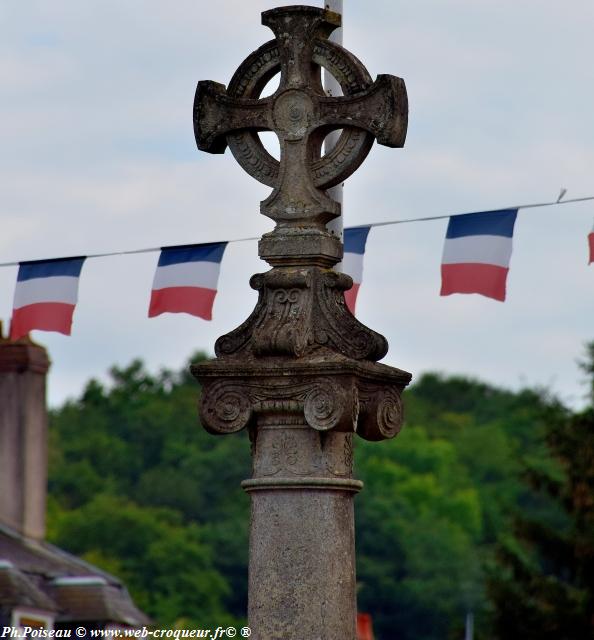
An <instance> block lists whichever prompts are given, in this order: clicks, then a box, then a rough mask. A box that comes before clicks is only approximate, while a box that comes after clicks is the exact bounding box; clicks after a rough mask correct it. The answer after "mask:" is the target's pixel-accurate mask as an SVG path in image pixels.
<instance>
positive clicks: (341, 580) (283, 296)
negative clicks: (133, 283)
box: [192, 6, 411, 640]
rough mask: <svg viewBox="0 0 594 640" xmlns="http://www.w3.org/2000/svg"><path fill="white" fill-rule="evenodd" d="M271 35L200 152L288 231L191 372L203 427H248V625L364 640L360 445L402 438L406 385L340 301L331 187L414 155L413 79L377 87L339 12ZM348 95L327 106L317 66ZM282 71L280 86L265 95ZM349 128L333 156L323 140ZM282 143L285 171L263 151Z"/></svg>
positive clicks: (205, 86) (273, 639) (303, 10)
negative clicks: (348, 45) (239, 171)
mask: <svg viewBox="0 0 594 640" xmlns="http://www.w3.org/2000/svg"><path fill="white" fill-rule="evenodd" d="M262 22H263V23H264V24H265V25H267V26H269V27H270V28H271V29H272V30H273V32H274V35H275V39H274V40H272V41H270V42H268V43H266V44H265V45H263V46H262V47H260V48H259V49H258V50H257V51H255V52H254V53H252V54H251V55H250V56H248V57H247V58H246V60H245V61H244V62H243V63H242V64H241V65H240V67H239V68H238V70H237V71H236V73H235V74H234V76H233V78H232V80H231V82H230V84H229V87H228V88H227V89H226V88H225V87H224V86H223V85H221V84H218V83H215V82H210V81H205V82H199V83H198V89H197V91H196V99H195V104H194V130H195V135H196V141H197V144H198V147H199V149H201V150H203V151H208V152H210V153H223V152H224V151H225V149H226V147H227V146H229V148H230V149H231V152H232V153H233V155H234V156H235V158H236V159H237V161H238V162H239V164H240V165H241V166H242V167H243V168H244V169H245V170H246V171H247V172H248V173H249V174H250V175H252V176H253V177H254V178H256V179H257V180H259V181H260V182H262V183H264V184H266V185H268V186H269V187H271V188H272V189H273V191H272V193H271V194H270V196H269V197H268V198H267V199H266V200H264V201H263V202H262V203H261V206H260V210H261V213H263V214H264V215H266V216H268V217H270V218H272V219H273V220H274V221H275V222H276V227H275V229H274V230H273V231H272V232H270V233H268V234H265V235H264V236H263V238H262V239H261V241H260V244H259V254H260V256H261V257H262V258H263V259H264V260H266V261H267V262H268V263H269V264H270V265H271V266H272V267H273V268H272V269H271V270H270V271H268V272H267V273H264V274H257V275H255V276H253V277H252V280H251V286H252V287H253V288H254V289H256V290H257V291H258V293H259V297H258V303H257V305H256V307H255V309H254V310H253V312H252V314H251V315H250V316H249V318H248V319H247V320H246V321H245V322H244V323H243V324H242V325H241V326H239V327H238V328H237V329H235V330H233V331H231V332H230V333H228V334H227V335H225V336H222V337H221V338H219V339H218V340H217V343H216V346H215V352H216V355H217V358H216V359H215V360H213V361H211V362H207V363H203V364H200V365H195V366H193V367H192V372H193V373H194V375H195V376H196V377H197V378H198V380H199V381H200V382H201V383H202V385H203V394H202V400H201V406H200V416H201V419H202V424H203V425H204V427H205V428H206V429H207V430H208V431H210V432H211V433H214V434H229V433H234V432H237V431H240V430H241V429H244V428H247V429H248V430H249V434H250V439H251V443H252V459H253V469H252V477H251V478H250V479H248V480H246V481H244V483H243V487H244V489H245V490H246V491H248V492H249V493H250V495H251V500H252V519H251V534H250V565H249V572H250V575H249V605H248V609H249V610H248V617H249V624H250V626H251V628H252V637H253V638H255V640H322V639H324V640H355V612H356V600H355V556H354V524H353V496H354V494H355V493H356V492H357V491H359V490H360V489H361V486H362V484H361V482H359V481H358V480H355V479H354V478H353V435H354V434H355V433H356V434H359V435H360V436H361V437H363V438H365V439H367V440H383V439H386V438H392V437H394V436H395V435H396V434H397V433H398V431H399V430H400V428H401V425H402V420H403V408H402V401H401V393H402V390H403V389H404V387H405V386H406V385H407V384H408V382H409V381H410V378H411V376H410V374H409V373H407V372H405V371H401V370H399V369H395V368H393V367H388V366H386V365H382V364H379V363H378V362H377V361H378V360H379V359H381V358H382V357H383V356H384V355H385V354H386V353H387V350H388V345H387V342H386V340H385V338H384V337H383V336H381V335H379V334H378V333H376V332H374V331H372V330H371V329H369V328H367V327H366V326H364V325H363V324H361V323H360V322H359V321H358V320H357V319H356V318H354V317H353V315H352V314H351V313H350V311H349V310H348V309H347V307H346V305H345V302H344V291H345V290H347V289H349V288H350V287H351V286H352V280H351V278H350V277H349V276H347V275H345V274H342V273H338V272H336V271H334V270H333V269H332V267H333V266H334V265H335V264H336V263H337V262H339V261H340V260H341V258H342V246H341V243H340V241H339V239H338V238H336V237H335V236H333V235H332V234H330V233H329V232H328V231H327V229H326V223H327V222H328V221H330V220H331V219H332V218H334V217H336V216H338V215H340V205H339V204H338V203H337V202H334V201H333V200H332V199H331V198H330V197H329V195H328V193H327V192H326V190H327V189H329V188H330V187H332V186H333V185H336V184H338V183H339V182H341V181H343V180H345V179H346V178H347V177H348V176H350V175H351V174H352V173H353V171H355V170H356V169H357V168H358V167H359V165H360V164H361V163H362V162H363V160H364V159H365V157H366V156H367V153H368V152H369V150H370V148H371V146H372V143H373V140H374V139H376V140H377V141H378V142H379V143H380V144H384V145H387V146H393V147H397V146H402V145H403V144H404V138H405V135H406V125H407V114H408V106H407V98H406V90H405V88H404V82H403V81H402V80H401V79H400V78H396V77H394V76H388V75H381V76H378V78H377V79H376V81H375V82H373V81H372V79H371V77H370V76H369V74H368V72H367V70H366V69H365V67H364V66H363V65H362V64H361V62H360V61H359V60H357V58H356V57H355V56H353V55H352V54H351V53H349V52H348V51H346V50H345V49H343V48H342V47H340V46H339V45H337V44H334V43H331V42H329V41H328V39H327V38H328V35H329V34H330V33H331V31H332V30H333V29H334V28H336V27H337V26H339V16H338V15H337V14H334V13H331V12H328V11H324V10H322V9H318V8H315V7H303V6H297V7H283V8H280V9H274V10H271V11H266V12H264V13H263V14H262ZM322 66H323V67H325V68H326V69H328V70H329V71H330V72H331V73H332V74H333V75H334V76H335V77H336V78H337V80H338V81H339V83H340V85H341V87H342V90H343V93H344V96H341V97H336V98H331V97H326V96H325V95H324V92H323V89H322V85H321V80H320V68H321V67H322ZM276 73H280V83H279V88H278V90H277V91H276V92H275V93H274V94H273V95H272V96H269V97H265V98H260V94H261V92H262V90H263V88H264V87H265V85H266V84H267V82H268V81H269V80H270V79H271V78H272V76H274V75H275V74H276ZM337 129H341V130H342V134H341V136H340V139H339V141H338V144H337V145H336V147H335V148H334V149H333V150H332V151H331V152H330V153H329V154H327V155H325V156H323V157H321V149H322V143H323V140H324V138H325V137H326V135H327V134H328V133H329V132H331V131H333V130H337ZM266 130H269V131H274V132H275V133H276V135H277V136H278V138H279V142H280V161H278V160H276V159H274V158H273V157H272V156H271V155H270V154H269V153H268V152H267V151H266V150H265V149H264V147H263V145H262V143H261V142H260V139H259V137H258V132H260V131H266Z"/></svg>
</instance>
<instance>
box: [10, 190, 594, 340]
mask: <svg viewBox="0 0 594 640" xmlns="http://www.w3.org/2000/svg"><path fill="white" fill-rule="evenodd" d="M564 195H565V190H562V191H561V194H560V195H559V198H558V199H557V201H556V202H541V203H534V204H525V205H518V206H515V207H508V208H506V209H492V210H488V211H480V212H473V213H458V214H453V215H440V216H427V217H422V218H408V219H404V220H390V221H385V222H373V223H370V224H366V225H359V226H356V227H346V228H345V230H344V243H343V249H344V251H343V260H342V263H341V264H339V265H336V269H337V270H340V271H342V272H343V273H346V274H347V275H349V276H351V278H352V281H353V285H352V287H351V288H350V289H349V290H348V291H346V292H345V296H344V300H345V304H346V305H347V307H348V308H349V310H350V311H351V313H353V314H354V313H355V305H356V301H357V294H358V291H359V287H360V286H361V283H362V280H363V258H364V255H365V246H366V243H367V238H368V235H369V231H370V229H371V228H372V227H382V226H387V225H394V224H404V223H410V222H427V221H431V220H443V219H446V218H447V219H449V222H448V226H447V231H446V237H445V242H444V248H443V255H442V260H441V291H440V295H442V296H449V295H451V294H455V293H462V294H470V293H477V294H480V295H483V296H486V297H488V298H492V299H494V300H498V301H500V302H503V301H505V298H506V287H507V275H508V272H509V265H510V259H511V254H512V243H513V235H514V227H515V223H516V219H517V215H518V211H519V210H520V209H529V208H537V207H550V206H556V205H560V204H569V203H572V202H573V203H575V202H585V201H588V200H594V196H588V197H585V198H572V199H567V200H563V201H562V198H563V196H564ZM247 240H257V238H238V239H236V240H228V241H223V242H203V243H199V244H184V245H175V246H169V247H151V248H146V249H135V250H128V251H117V252H116V251H114V252H110V253H95V254H91V255H87V256H75V257H67V258H51V259H47V258H46V259H42V260H28V261H21V262H5V263H2V264H0V266H2V267H8V266H18V267H19V270H18V273H17V282H16V287H15V294H14V304H13V311H12V318H11V324H10V338H11V339H13V340H17V339H19V338H21V337H23V336H25V335H27V334H28V333H29V332H30V331H32V330H34V329H40V330H42V331H57V332H59V333H63V334H65V335H70V332H71V327H72V318H73V313H74V310H75V308H76V304H77V301H78V286H79V280H80V274H81V270H82V268H83V265H84V263H85V260H87V259H88V258H104V257H108V256H117V255H131V254H136V253H150V252H155V251H160V255H159V261H158V263H157V269H156V272H155V276H154V279H153V286H152V289H151V299H150V304H149V310H148V316H149V318H152V317H154V316H158V315H161V314H162V313H188V314H190V315H193V316H197V317H199V318H204V319H205V320H211V319H212V310H213V305H214V300H215V297H216V295H217V290H218V280H219V273H220V269H221V262H222V260H223V255H224V253H225V250H226V248H227V245H228V244H229V243H230V242H245V241H247ZM588 247H589V256H590V257H589V263H588V264H591V263H592V262H594V229H593V230H592V232H591V233H590V234H589V235H588Z"/></svg>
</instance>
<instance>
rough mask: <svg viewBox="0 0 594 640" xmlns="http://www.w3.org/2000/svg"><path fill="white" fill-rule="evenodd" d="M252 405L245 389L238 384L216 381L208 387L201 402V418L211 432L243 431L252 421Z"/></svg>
mask: <svg viewBox="0 0 594 640" xmlns="http://www.w3.org/2000/svg"><path fill="white" fill-rule="evenodd" d="M251 416H252V407H251V403H250V399H249V397H248V395H247V394H246V392H245V390H244V389H243V388H242V387H241V386H240V385H238V384H233V383H229V382H216V383H214V384H213V385H212V386H210V387H207V388H206V389H205V390H204V392H203V394H202V400H201V403H200V418H201V420H202V423H203V426H204V428H205V429H206V430H207V431H209V432H210V433H234V432H236V431H241V429H243V428H244V427H246V426H247V424H248V423H249V421H250V418H251Z"/></svg>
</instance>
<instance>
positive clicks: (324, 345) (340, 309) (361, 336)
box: [215, 266, 388, 361]
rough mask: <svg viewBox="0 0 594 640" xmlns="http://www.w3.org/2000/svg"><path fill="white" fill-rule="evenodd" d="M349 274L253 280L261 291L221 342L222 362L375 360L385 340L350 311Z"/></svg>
mask: <svg viewBox="0 0 594 640" xmlns="http://www.w3.org/2000/svg"><path fill="white" fill-rule="evenodd" d="M351 285H352V280H351V278H350V277H349V276H347V275H346V274H343V273H338V272H336V271H333V270H329V269H322V268H320V267H312V266H309V267H293V268H275V269H272V270H271V271H269V272H267V273H264V274H257V275H255V276H253V277H252V280H251V286H252V288H254V289H256V290H257V291H258V292H259V298H258V303H257V305H256V307H255V309H254V310H253V312H252V314H251V315H250V317H249V318H248V319H247V320H246V321H245V322H244V323H243V324H242V325H240V326H239V327H238V328H237V329H235V330H234V331H231V332H230V333H228V334H226V335H224V336H222V337H221V338H219V339H218V340H217V342H216V345H215V353H216V354H217V356H218V357H219V358H226V359H229V360H230V359H237V360H239V359H241V360H246V359H248V360H249V359H251V358H266V357H274V356H283V357H289V358H306V357H320V356H339V357H346V358H352V359H353V360H371V361H376V360H379V359H380V358H382V357H383V356H384V355H385V354H386V353H387V350H388V343H387V341H386V339H385V338H384V337H383V336H382V335H380V334H379V333H376V332H375V331H372V330H371V329H369V328H368V327H366V326H365V325H363V324H361V323H360V322H359V321H358V320H357V319H356V318H355V317H354V316H353V315H352V314H351V312H350V311H349V310H348V309H347V307H346V304H345V301H344V291H345V290H347V289H349V288H350V286H351Z"/></svg>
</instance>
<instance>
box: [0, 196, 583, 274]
mask: <svg viewBox="0 0 594 640" xmlns="http://www.w3.org/2000/svg"><path fill="white" fill-rule="evenodd" d="M588 200H594V196H586V197H585V198H568V199H567V200H557V201H551V202H538V203H533V204H521V205H515V206H513V207H505V208H504V209H505V210H507V209H534V208H540V207H553V206H557V205H561V204H571V203H574V202H586V201H588ZM497 211H502V209H491V210H489V211H485V212H484V213H487V214H491V213H496V212H497ZM469 213H471V212H468V213H453V214H448V215H439V216H427V217H421V218H405V219H404V220H387V221H383V222H371V223H368V224H364V225H363V224H362V225H357V226H361V227H363V226H365V227H370V228H371V227H385V226H388V225H393V224H408V223H410V222H429V221H431V220H446V219H448V218H455V217H458V216H464V215H469ZM259 239H260V238H259V237H256V236H254V237H252V238H235V239H233V240H225V241H224V242H227V243H231V242H247V241H251V240H259ZM180 246H182V245H180ZM163 248H164V247H148V248H145V249H130V250H126V251H111V252H107V253H90V254H88V255H87V256H86V258H87V259H89V258H107V257H110V256H126V255H133V254H136V253H153V252H155V251H161V250H162V249H163ZM168 248H169V247H168ZM171 248H172V247H171ZM60 259H64V260H66V259H68V257H65V258H40V259H39V260H43V261H49V260H60ZM21 262H34V260H27V261H24V260H21V261H18V262H0V267H18V266H19V265H20V264H21Z"/></svg>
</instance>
